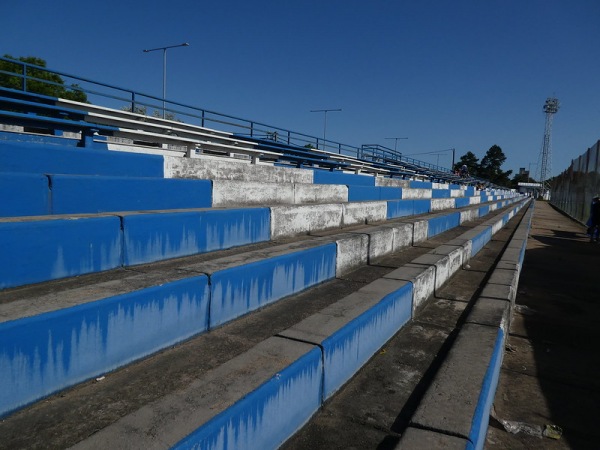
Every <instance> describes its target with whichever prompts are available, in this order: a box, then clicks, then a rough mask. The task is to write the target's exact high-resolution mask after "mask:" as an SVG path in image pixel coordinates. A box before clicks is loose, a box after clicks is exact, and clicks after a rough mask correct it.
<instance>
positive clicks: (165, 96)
mask: <svg viewBox="0 0 600 450" xmlns="http://www.w3.org/2000/svg"><path fill="white" fill-rule="evenodd" d="M189 45H190V44H188V43H187V42H184V43H183V44H179V45H169V46H167V47H158V48H151V49H147V50H144V53H148V52H154V51H156V50H162V51H163V93H162V98H163V101H162V104H163V108H162V110H163V114H162V116H163V119H164V118H166V98H167V50H168V49H170V48H175V47H188V46H189Z"/></svg>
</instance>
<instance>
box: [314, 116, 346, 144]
mask: <svg viewBox="0 0 600 450" xmlns="http://www.w3.org/2000/svg"><path fill="white" fill-rule="evenodd" d="M330 111H341V109H311V110H310V112H322V113H324V114H323V117H324V122H323V150H325V134H326V133H327V113H328V112H330Z"/></svg>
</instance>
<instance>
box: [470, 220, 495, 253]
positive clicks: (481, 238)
mask: <svg viewBox="0 0 600 450" xmlns="http://www.w3.org/2000/svg"><path fill="white" fill-rule="evenodd" d="M491 239H492V227H486V228H485V229H483V230H482V231H481V232H480V233H479V234H477V236H475V237H474V238H473V239H472V240H471V242H472V248H471V256H475V255H476V254H477V253H479V251H480V250H481V249H482V248H483V247H484V245H485V244H487V243H488V242H490V240H491Z"/></svg>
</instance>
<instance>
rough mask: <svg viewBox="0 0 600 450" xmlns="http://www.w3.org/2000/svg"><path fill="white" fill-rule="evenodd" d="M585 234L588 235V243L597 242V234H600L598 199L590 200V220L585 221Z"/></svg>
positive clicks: (599, 205) (599, 200)
mask: <svg viewBox="0 0 600 450" xmlns="http://www.w3.org/2000/svg"><path fill="white" fill-rule="evenodd" d="M587 225H588V229H587V234H589V235H590V242H598V233H600V197H598V196H596V197H594V198H593V199H592V206H591V208H590V218H589V219H588V221H587Z"/></svg>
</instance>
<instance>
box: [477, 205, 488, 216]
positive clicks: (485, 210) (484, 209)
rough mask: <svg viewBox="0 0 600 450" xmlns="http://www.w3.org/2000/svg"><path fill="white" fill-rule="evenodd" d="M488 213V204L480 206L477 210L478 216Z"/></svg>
mask: <svg viewBox="0 0 600 450" xmlns="http://www.w3.org/2000/svg"><path fill="white" fill-rule="evenodd" d="M489 213H490V205H484V206H480V207H479V210H478V214H479V217H483V216H487V215H488V214H489Z"/></svg>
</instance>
